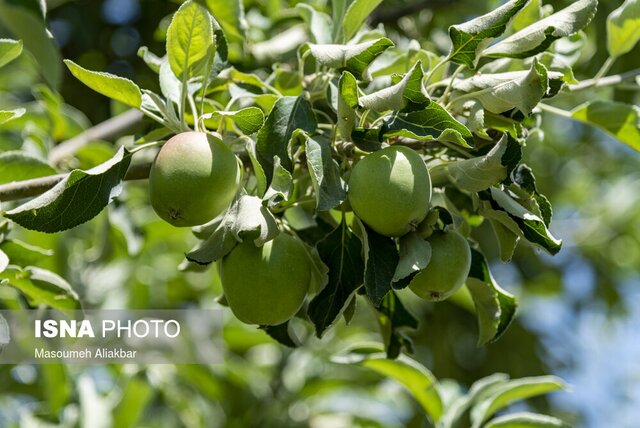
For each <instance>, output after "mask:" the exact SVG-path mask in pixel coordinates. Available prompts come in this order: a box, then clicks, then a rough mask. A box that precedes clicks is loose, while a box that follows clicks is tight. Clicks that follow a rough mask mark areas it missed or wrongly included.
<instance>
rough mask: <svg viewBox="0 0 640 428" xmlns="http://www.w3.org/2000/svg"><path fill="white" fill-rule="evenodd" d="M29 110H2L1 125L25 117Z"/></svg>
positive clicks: (0, 112)
mask: <svg viewBox="0 0 640 428" xmlns="http://www.w3.org/2000/svg"><path fill="white" fill-rule="evenodd" d="M26 112H27V110H25V109H23V108H17V109H15V110H0V125H2V124H4V123H7V122H9V121H10V120H13V119H17V118H19V117H21V116H23V115H24V114H25V113H26Z"/></svg>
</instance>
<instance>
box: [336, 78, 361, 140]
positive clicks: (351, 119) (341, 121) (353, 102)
mask: <svg viewBox="0 0 640 428" xmlns="http://www.w3.org/2000/svg"><path fill="white" fill-rule="evenodd" d="M337 98H338V100H337V104H338V105H337V110H338V129H339V130H340V136H341V137H342V138H343V139H344V140H346V141H350V140H351V131H353V128H354V127H355V125H356V118H357V116H356V108H357V107H358V105H359V101H358V82H357V81H356V78H355V77H354V76H353V74H351V73H349V72H348V71H345V72H343V73H342V76H340V80H339V81H338V95H337Z"/></svg>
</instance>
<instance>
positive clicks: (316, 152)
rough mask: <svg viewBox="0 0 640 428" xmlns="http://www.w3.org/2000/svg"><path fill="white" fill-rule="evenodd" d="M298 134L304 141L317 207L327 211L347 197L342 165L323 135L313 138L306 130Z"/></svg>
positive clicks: (319, 209)
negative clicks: (341, 170)
mask: <svg viewBox="0 0 640 428" xmlns="http://www.w3.org/2000/svg"><path fill="white" fill-rule="evenodd" d="M297 135H298V138H301V139H302V140H303V141H304V147H305V152H306V154H307V165H308V166H309V175H310V176H311V183H312V185H313V190H314V192H315V195H316V209H317V210H318V211H327V210H330V209H331V208H335V207H337V206H338V205H340V204H341V203H342V202H344V200H345V199H346V198H347V186H346V183H345V182H344V180H343V179H342V177H341V175H340V166H339V165H338V163H337V162H336V161H335V160H334V159H333V158H332V153H331V143H330V141H329V140H327V139H326V138H323V137H316V138H311V137H310V136H309V135H308V134H306V133H305V132H304V131H298V133H297Z"/></svg>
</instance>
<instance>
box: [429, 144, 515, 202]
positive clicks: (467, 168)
mask: <svg viewBox="0 0 640 428" xmlns="http://www.w3.org/2000/svg"><path fill="white" fill-rule="evenodd" d="M521 157H522V149H521V147H520V144H519V143H518V142H517V141H516V140H515V139H514V138H512V137H511V136H510V135H509V134H504V135H503V136H502V138H501V139H500V141H498V143H497V144H496V145H495V146H494V147H493V148H492V149H491V150H489V152H488V153H487V154H486V155H484V156H478V157H475V158H471V159H464V160H460V161H454V162H450V163H446V164H443V165H442V166H438V167H435V168H444V169H445V170H446V171H447V172H448V175H449V177H450V179H451V181H452V182H453V183H454V184H455V185H456V186H457V187H458V188H459V189H462V190H466V191H468V192H479V191H481V190H485V189H488V188H489V187H491V186H494V185H496V184H498V183H500V182H502V181H503V180H504V179H506V178H507V177H508V176H509V173H510V172H511V171H512V170H513V168H514V167H515V166H516V164H517V163H518V162H519V161H520V159H521Z"/></svg>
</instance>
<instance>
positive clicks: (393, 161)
mask: <svg viewBox="0 0 640 428" xmlns="http://www.w3.org/2000/svg"><path fill="white" fill-rule="evenodd" d="M430 201H431V179H430V178H429V171H428V170H427V167H426V165H425V164H424V161H423V160H422V158H421V157H420V155H419V154H418V153H416V152H415V151H414V150H412V149H411V148H409V147H405V146H390V147H386V148H384V149H382V150H378V151H377V152H374V153H371V154H369V155H367V156H366V157H365V158H363V159H362V160H361V161H360V162H358V163H357V164H356V165H355V167H354V168H353V170H352V172H351V177H350V179H349V202H350V203H351V207H352V208H353V211H354V212H355V214H356V215H357V216H358V217H359V218H360V219H361V220H362V221H364V222H365V223H366V224H367V225H368V226H369V227H371V228H372V229H373V230H375V231H376V232H378V233H380V234H382V235H386V236H402V235H404V234H406V233H408V232H409V231H411V230H415V229H416V227H417V226H418V224H420V222H421V221H422V220H423V219H424V218H425V216H426V215H427V211H428V209H429V202H430Z"/></svg>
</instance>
